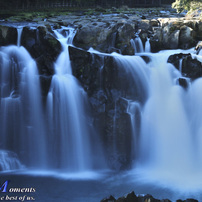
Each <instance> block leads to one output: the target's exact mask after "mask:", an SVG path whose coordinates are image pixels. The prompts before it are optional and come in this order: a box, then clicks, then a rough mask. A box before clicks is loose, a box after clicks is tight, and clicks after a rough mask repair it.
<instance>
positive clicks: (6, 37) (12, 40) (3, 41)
mask: <svg viewBox="0 0 202 202" xmlns="http://www.w3.org/2000/svg"><path fill="white" fill-rule="evenodd" d="M8 45H17V29H16V28H14V27H8V26H2V25H0V46H8Z"/></svg>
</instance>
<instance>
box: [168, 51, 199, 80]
mask: <svg viewBox="0 0 202 202" xmlns="http://www.w3.org/2000/svg"><path fill="white" fill-rule="evenodd" d="M180 60H181V61H182V66H181V72H182V75H183V76H185V77H188V78H190V79H192V80H195V79H197V78H199V77H202V64H201V62H200V61H198V60H197V59H196V58H192V56H191V54H182V53H180V54H174V55H171V56H170V57H169V58H168V62H169V63H172V64H173V65H174V66H175V67H176V68H177V69H178V70H179V68H180Z"/></svg>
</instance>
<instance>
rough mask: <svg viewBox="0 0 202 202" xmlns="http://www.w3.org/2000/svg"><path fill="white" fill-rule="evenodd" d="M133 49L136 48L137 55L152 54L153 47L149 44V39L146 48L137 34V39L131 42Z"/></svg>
mask: <svg viewBox="0 0 202 202" xmlns="http://www.w3.org/2000/svg"><path fill="white" fill-rule="evenodd" d="M130 42H131V45H132V47H133V48H134V52H135V54H136V53H143V52H151V46H150V42H149V38H147V41H146V42H145V48H144V46H143V43H142V40H141V38H140V37H139V35H138V34H136V37H135V39H131V40H130Z"/></svg>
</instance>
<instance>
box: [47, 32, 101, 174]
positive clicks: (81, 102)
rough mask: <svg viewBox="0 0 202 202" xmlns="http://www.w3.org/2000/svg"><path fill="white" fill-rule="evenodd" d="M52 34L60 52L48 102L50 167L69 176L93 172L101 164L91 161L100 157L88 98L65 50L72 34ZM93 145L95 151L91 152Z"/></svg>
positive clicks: (70, 41) (67, 51)
mask: <svg viewBox="0 0 202 202" xmlns="http://www.w3.org/2000/svg"><path fill="white" fill-rule="evenodd" d="M55 34H56V36H57V38H58V40H59V41H60V43H61V45H62V48H63V51H62V52H61V54H60V55H59V57H58V59H57V61H56V63H55V75H54V76H53V78H52V83H51V87H50V91H49V93H48V99H47V106H48V107H47V116H48V117H49V123H48V126H49V128H51V130H50V134H51V140H50V141H51V142H52V143H53V147H52V148H51V149H50V154H51V156H52V159H51V160H52V161H51V165H52V166H53V168H61V169H63V170H66V171H68V172H81V171H85V170H92V169H93V168H94V166H95V164H99V163H101V162H102V161H101V159H102V157H100V162H99V161H98V162H95V161H94V158H95V156H96V153H100V151H99V150H100V147H99V144H96V142H97V141H98V137H97V136H96V134H92V131H91V130H92V128H91V126H90V118H89V116H88V112H87V106H88V103H87V95H86V93H85V92H84V90H83V89H82V88H81V86H80V85H79V83H78V81H77V79H76V78H75V77H74V76H73V75H72V70H71V64H70V59H69V50H68V47H69V45H71V43H72V41H73V37H74V35H75V30H74V29H72V28H68V29H61V30H57V31H55ZM92 135H93V136H94V137H91V136H92ZM93 140H94V142H93ZM93 144H95V145H96V147H97V148H96V151H93ZM98 159H99V158H98Z"/></svg>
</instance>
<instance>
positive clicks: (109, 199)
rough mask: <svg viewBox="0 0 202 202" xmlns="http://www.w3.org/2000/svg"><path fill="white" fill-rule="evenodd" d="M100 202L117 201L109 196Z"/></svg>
mask: <svg viewBox="0 0 202 202" xmlns="http://www.w3.org/2000/svg"><path fill="white" fill-rule="evenodd" d="M100 202H116V199H115V198H114V197H113V196H109V197H108V198H105V199H102V200H101V201H100Z"/></svg>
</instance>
